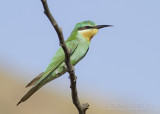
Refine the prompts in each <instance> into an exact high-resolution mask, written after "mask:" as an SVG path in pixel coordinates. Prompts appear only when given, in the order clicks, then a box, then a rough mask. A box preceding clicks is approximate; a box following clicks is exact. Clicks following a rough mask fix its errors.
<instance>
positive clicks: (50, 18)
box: [41, 0, 89, 114]
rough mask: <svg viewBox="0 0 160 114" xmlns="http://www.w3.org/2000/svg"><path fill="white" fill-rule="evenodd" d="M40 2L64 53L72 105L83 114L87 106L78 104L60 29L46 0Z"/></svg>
mask: <svg viewBox="0 0 160 114" xmlns="http://www.w3.org/2000/svg"><path fill="white" fill-rule="evenodd" d="M41 2H42V4H43V8H44V13H45V14H46V16H47V17H48V19H49V20H50V22H51V24H52V25H53V27H54V28H55V30H56V32H57V35H58V38H59V42H60V46H61V47H62V48H63V51H64V53H65V63H66V66H67V72H68V73H69V75H70V83H71V92H72V101H73V104H74V105H75V106H76V108H77V110H78V112H79V114H85V113H86V110H87V109H88V107H89V105H88V103H86V104H83V105H81V104H80V101H79V98H78V93H77V88H76V76H75V71H74V67H73V66H72V64H71V61H70V54H69V50H68V48H67V46H66V44H65V41H64V37H63V32H62V29H61V28H60V27H59V26H58V24H57V22H56V20H55V19H54V17H53V16H52V14H51V12H50V10H49V7H48V4H47V0H41Z"/></svg>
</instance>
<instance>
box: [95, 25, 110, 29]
mask: <svg viewBox="0 0 160 114" xmlns="http://www.w3.org/2000/svg"><path fill="white" fill-rule="evenodd" d="M112 26H113V25H97V26H95V27H93V28H95V29H101V28H104V27H112Z"/></svg>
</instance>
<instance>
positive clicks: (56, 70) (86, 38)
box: [17, 21, 111, 105]
mask: <svg viewBox="0 0 160 114" xmlns="http://www.w3.org/2000/svg"><path fill="white" fill-rule="evenodd" d="M110 26H111V25H96V24H95V23H94V22H91V21H84V22H81V23H78V24H76V26H75V28H74V30H73V31H72V33H71V35H70V36H69V38H68V39H67V41H66V45H67V47H68V49H69V52H70V60H71V64H72V65H73V66H74V65H76V64H77V63H78V62H79V61H80V60H81V59H82V58H83V57H84V56H85V55H86V53H87V52H88V49H89V45H90V40H91V39H92V37H93V36H94V35H95V34H96V33H97V32H98V29H100V28H104V27H110ZM64 60H65V54H64V51H63V49H62V48H60V49H59V50H58V51H57V52H56V54H55V55H54V57H53V58H52V60H51V62H50V64H49V65H48V67H47V68H46V70H45V72H44V73H41V74H39V75H38V76H37V77H36V78H34V79H33V80H32V81H31V82H30V83H29V84H28V85H27V86H26V87H29V86H32V88H31V89H30V90H29V91H28V92H27V93H26V94H25V95H24V96H23V97H22V99H21V100H20V101H19V102H18V104H20V103H21V102H24V101H26V100H27V99H28V98H29V97H30V96H32V95H33V94H34V93H35V92H36V91H37V90H38V89H40V88H41V87H42V86H43V85H45V84H46V83H48V82H50V81H52V80H54V79H56V78H58V77H60V76H61V75H62V74H64V73H66V71H67V68H66V67H65V62H64ZM18 104H17V105H18Z"/></svg>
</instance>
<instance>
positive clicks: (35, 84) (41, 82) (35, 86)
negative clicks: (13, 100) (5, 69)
mask: <svg viewBox="0 0 160 114" xmlns="http://www.w3.org/2000/svg"><path fill="white" fill-rule="evenodd" d="M43 74H44V73H41V74H39V75H38V76H37V77H36V78H34V79H33V80H32V81H31V82H30V83H29V84H27V86H26V87H29V86H33V87H32V88H31V89H30V90H29V91H28V92H27V93H26V94H25V95H24V96H23V97H22V98H21V100H20V101H19V102H18V103H17V105H19V104H20V103H22V102H24V101H26V100H27V99H28V98H29V97H31V96H32V95H33V94H34V93H35V92H36V91H37V90H39V89H40V88H41V87H42V86H43V85H45V84H46V83H47V82H48V81H46V80H44V78H43V76H44V75H43ZM41 77H42V79H41ZM52 80H53V79H52Z"/></svg>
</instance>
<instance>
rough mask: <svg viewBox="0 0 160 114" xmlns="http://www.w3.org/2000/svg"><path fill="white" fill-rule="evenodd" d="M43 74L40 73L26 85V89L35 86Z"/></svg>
mask: <svg viewBox="0 0 160 114" xmlns="http://www.w3.org/2000/svg"><path fill="white" fill-rule="evenodd" d="M43 74H44V72H42V73H40V74H39V75H38V76H37V77H35V78H34V79H33V80H32V81H31V82H30V83H29V84H27V85H26V88H27V87H30V86H33V85H34V84H36V82H37V81H38V80H39V79H40V78H41V77H42V76H43Z"/></svg>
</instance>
